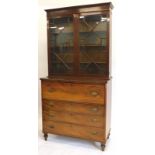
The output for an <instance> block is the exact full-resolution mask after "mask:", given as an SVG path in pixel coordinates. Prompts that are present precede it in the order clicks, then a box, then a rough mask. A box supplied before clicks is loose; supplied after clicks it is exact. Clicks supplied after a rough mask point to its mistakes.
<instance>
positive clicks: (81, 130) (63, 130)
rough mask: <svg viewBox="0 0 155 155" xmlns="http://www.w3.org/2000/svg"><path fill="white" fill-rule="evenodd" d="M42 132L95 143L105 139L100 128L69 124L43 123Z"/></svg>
mask: <svg viewBox="0 0 155 155" xmlns="http://www.w3.org/2000/svg"><path fill="white" fill-rule="evenodd" d="M43 130H44V132H45V133H53V134H60V135H66V136H73V137H79V138H84V139H90V140H95V141H104V139H105V131H104V129H102V128H95V127H84V126H79V125H73V124H69V123H60V122H54V121H44V124H43Z"/></svg>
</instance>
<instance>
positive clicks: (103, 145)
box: [101, 143, 105, 151]
mask: <svg viewBox="0 0 155 155" xmlns="http://www.w3.org/2000/svg"><path fill="white" fill-rule="evenodd" d="M104 149H105V144H103V143H101V150H102V151H104Z"/></svg>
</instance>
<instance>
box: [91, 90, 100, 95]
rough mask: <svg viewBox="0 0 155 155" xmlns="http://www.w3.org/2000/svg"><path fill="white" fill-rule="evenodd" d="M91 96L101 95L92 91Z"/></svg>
mask: <svg viewBox="0 0 155 155" xmlns="http://www.w3.org/2000/svg"><path fill="white" fill-rule="evenodd" d="M90 94H91V95H92V96H97V95H99V93H98V92H96V91H92V92H91V93H90Z"/></svg>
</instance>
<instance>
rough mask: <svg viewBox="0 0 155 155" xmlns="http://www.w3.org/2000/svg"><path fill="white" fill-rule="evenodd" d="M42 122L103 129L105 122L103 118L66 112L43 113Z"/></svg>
mask: <svg viewBox="0 0 155 155" xmlns="http://www.w3.org/2000/svg"><path fill="white" fill-rule="evenodd" d="M43 115H44V116H43V117H44V121H48V120H51V121H57V122H65V123H73V124H78V125H83V126H94V127H100V128H104V126H105V125H104V124H105V120H104V117H103V116H98V115H83V114H76V113H73V112H72V113H68V112H58V111H50V112H46V111H45V112H44V113H43Z"/></svg>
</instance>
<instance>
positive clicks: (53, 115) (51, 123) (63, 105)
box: [41, 79, 111, 149]
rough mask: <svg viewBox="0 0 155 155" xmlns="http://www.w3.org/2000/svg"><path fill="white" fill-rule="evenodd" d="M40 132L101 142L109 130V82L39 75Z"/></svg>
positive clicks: (105, 138) (103, 142)
mask: <svg viewBox="0 0 155 155" xmlns="http://www.w3.org/2000/svg"><path fill="white" fill-rule="evenodd" d="M41 81H42V83H41V86H42V116H43V133H44V137H45V140H47V136H48V133H51V134H57V135H65V136H71V137H77V138H82V139H88V140H92V141H97V142H101V146H102V149H104V147H105V143H106V140H107V138H108V137H109V134H110V126H109V124H110V118H109V116H110V108H109V107H110V104H111V103H110V102H109V101H108V95H109V93H110V91H109V83H110V81H109V82H103V81H102V83H101V84H99V83H86V82H81V83H79V82H75V81H74V82H73V81H71V82H69V81H67V82H64V81H62V80H59V81H57V80H56V81H55V80H51V79H42V80H41Z"/></svg>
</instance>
